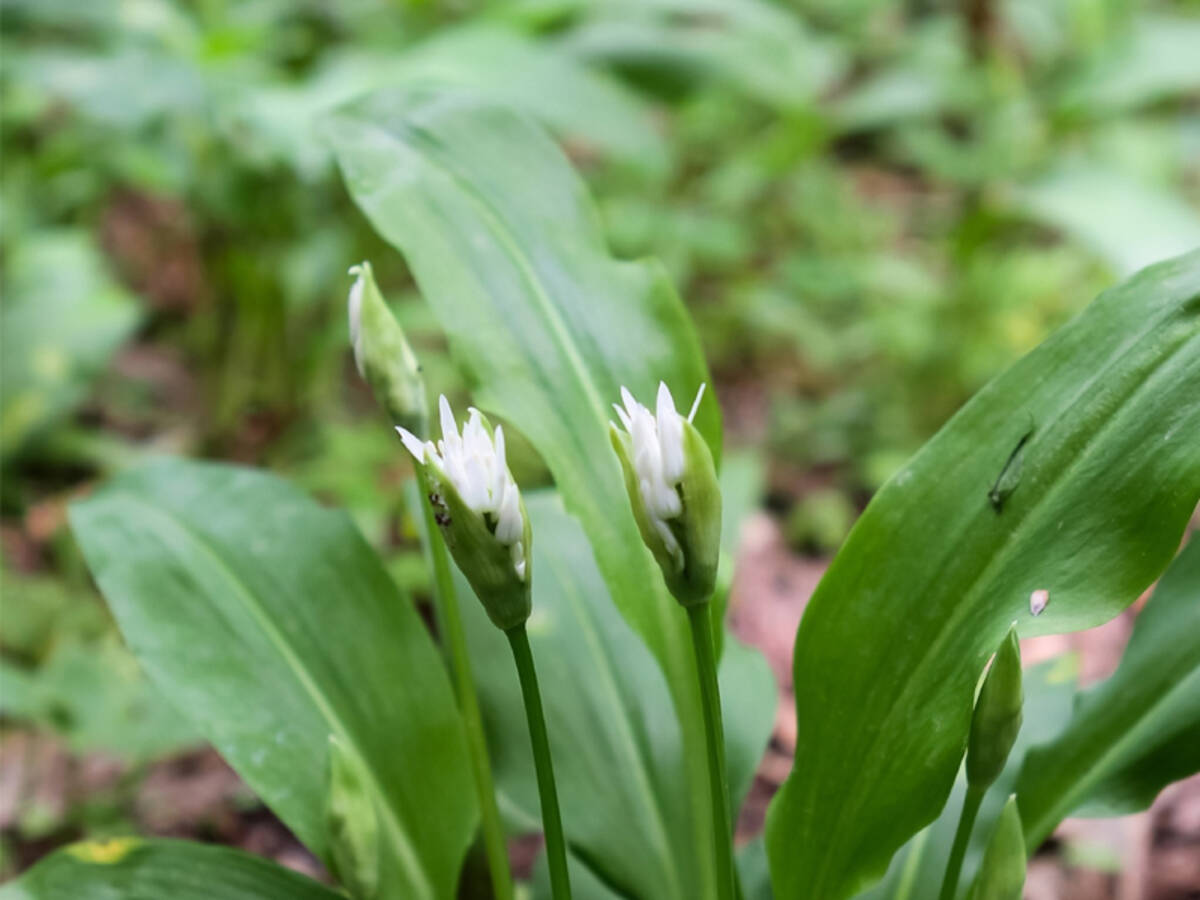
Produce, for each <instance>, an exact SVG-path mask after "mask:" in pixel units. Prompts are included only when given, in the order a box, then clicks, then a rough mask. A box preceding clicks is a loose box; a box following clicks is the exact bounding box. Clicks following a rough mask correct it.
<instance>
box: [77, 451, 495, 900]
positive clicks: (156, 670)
mask: <svg viewBox="0 0 1200 900" xmlns="http://www.w3.org/2000/svg"><path fill="white" fill-rule="evenodd" d="M71 521H72V525H73V527H74V530H75V534H76V537H77V538H78V540H79V542H80V544H81V546H82V547H83V551H84V555H85V557H86V558H87V561H88V564H89V566H90V568H91V570H92V573H93V575H94V576H95V578H96V581H97V582H98V583H99V585H100V588H101V590H102V591H103V593H104V595H105V598H106V599H107V600H108V602H109V605H110V606H111V607H112V610H113V612H114V614H115V615H116V618H117V621H118V623H119V624H120V626H121V631H122V633H123V634H124V635H125V638H126V641H127V642H128V643H129V645H130V647H131V648H132V650H133V651H134V654H135V655H136V656H137V657H138V659H139V660H140V662H141V664H142V666H143V667H144V668H145V669H146V671H147V673H148V674H149V675H150V677H151V678H152V679H153V680H154V681H155V682H156V683H157V685H158V686H159V688H160V689H161V690H162V692H163V693H164V694H165V695H166V696H167V697H168V698H169V699H170V700H172V701H173V702H174V703H175V705H176V706H177V707H178V708H179V709H180V710H181V711H183V712H184V714H185V715H187V716H188V717H189V718H190V719H191V720H192V721H193V722H194V723H195V724H196V726H197V728H198V729H199V730H200V731H201V732H202V733H203V734H204V736H205V737H207V738H208V739H209V740H210V741H211V742H212V743H213V745H214V746H216V748H217V749H218V750H219V751H220V752H221V754H222V755H223V756H224V757H225V759H226V760H228V761H229V763H230V764H231V765H232V766H233V767H234V768H236V769H237V770H238V773H239V774H240V775H241V776H242V777H243V778H244V779H245V780H246V782H247V783H248V784H249V785H250V786H251V787H252V788H253V789H254V790H255V792H257V793H258V795H259V796H260V797H262V799H263V800H264V801H265V802H266V803H267V804H268V805H270V806H271V808H272V809H273V810H275V812H276V813H277V814H278V815H279V816H280V818H282V819H283V820H284V822H285V823H286V824H287V825H288V826H289V827H290V828H291V829H292V830H293V831H294V832H295V833H296V835H297V837H299V838H300V839H301V840H302V841H303V842H304V843H305V844H307V845H308V847H309V848H310V849H312V850H313V851H314V852H315V853H316V854H317V855H318V856H320V857H322V858H323V859H326V860H330V858H331V853H330V846H329V835H328V831H327V827H326V823H325V808H326V800H327V791H328V774H327V773H328V771H329V765H328V752H329V749H328V746H329V737H330V735H335V736H336V737H337V739H338V741H339V742H341V743H342V744H343V745H344V747H345V748H346V749H347V750H348V751H353V752H354V753H355V754H357V756H358V757H359V758H360V759H361V760H362V762H363V765H364V771H365V773H366V774H365V775H364V777H365V778H366V779H367V780H368V781H369V786H370V788H371V790H372V793H373V795H374V796H375V797H376V802H377V807H378V813H379V817H380V825H379V831H380V836H379V842H380V854H381V861H380V867H381V869H380V883H381V884H384V885H387V886H388V892H386V893H383V894H381V896H400V897H431V898H432V897H436V898H444V897H452V896H453V895H454V887H455V885H456V883H457V880H458V872H459V866H460V864H461V861H462V856H463V853H464V852H465V850H466V847H467V844H468V843H469V841H470V838H471V835H472V833H473V831H474V825H475V819H476V810H475V808H474V800H473V797H474V795H473V793H472V792H471V791H470V790H469V784H470V777H471V775H470V771H469V769H468V767H467V756H466V744H465V739H464V735H463V730H462V724H461V720H460V719H459V716H458V712H457V708H456V705H455V700H454V696H453V694H452V692H451V688H450V683H449V680H448V678H447V675H446V673H445V670H444V668H443V666H442V663H441V660H440V658H439V656H438V654H437V651H436V649H435V648H434V645H433V642H432V641H431V640H430V638H429V635H428V633H427V632H426V630H425V626H424V624H423V623H422V621H421V619H420V617H419V615H418V614H417V612H416V610H415V609H414V608H413V607H412V605H411V603H409V602H408V600H407V599H406V598H404V597H403V596H401V595H400V593H399V592H398V591H397V590H396V588H395V585H394V584H393V583H392V581H391V580H390V578H389V576H388V575H387V573H386V571H385V570H384V569H383V566H382V565H381V564H380V562H379V560H378V558H377V557H376V556H375V554H374V552H373V551H372V550H371V549H370V548H369V547H368V546H367V544H366V542H365V541H364V540H363V539H362V537H361V536H360V535H359V533H358V531H357V530H356V529H355V528H354V526H353V525H352V524H351V523H350V521H349V519H347V518H346V516H345V515H343V514H342V513H340V512H334V511H330V510H325V509H322V508H321V507H319V506H317V504H316V503H314V502H313V501H312V500H310V499H309V498H308V497H307V496H305V495H304V494H302V493H300V492H299V491H297V490H295V489H294V488H292V487H290V486H289V485H287V484H286V483H285V482H283V481H281V480H279V479H277V478H274V477H272V476H268V475H264V474H262V473H260V472H256V471H254V470H251V469H243V468H236V467H231V466H221V465H210V464H203V463H193V462H183V461H174V460H163V461H160V462H156V463H154V464H152V465H150V466H147V467H145V468H143V469H139V470H133V471H130V472H128V473H126V474H125V475H122V476H121V477H119V478H117V479H116V480H114V481H113V482H112V483H111V484H109V485H108V486H107V487H105V488H104V489H102V490H101V491H99V492H98V493H97V494H96V495H95V496H93V497H92V498H90V499H88V500H85V501H83V502H81V503H78V504H76V505H75V506H74V507H72V510H71ZM414 773H420V774H419V777H414Z"/></svg>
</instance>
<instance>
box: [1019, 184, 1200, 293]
mask: <svg viewBox="0 0 1200 900" xmlns="http://www.w3.org/2000/svg"><path fill="white" fill-rule="evenodd" d="M1014 199H1015V202H1016V204H1017V206H1018V208H1019V209H1020V210H1021V211H1022V212H1024V213H1025V214H1026V215H1028V216H1030V217H1031V218H1034V219H1036V220H1038V221H1040V222H1043V223H1045V224H1046V225H1049V226H1051V227H1053V228H1057V229H1059V230H1061V231H1062V232H1063V233H1064V234H1066V235H1067V237H1069V238H1071V239H1073V240H1075V241H1077V242H1079V243H1080V244H1082V245H1083V246H1084V247H1087V248H1088V249H1089V250H1091V251H1092V252H1093V253H1095V254H1097V255H1098V256H1099V257H1100V258H1101V259H1103V260H1104V261H1105V262H1107V263H1108V264H1109V265H1110V266H1112V268H1113V269H1114V270H1116V272H1117V273H1118V274H1119V275H1122V276H1125V275H1129V274H1131V273H1133V272H1136V271H1137V270H1138V269H1141V268H1142V267H1144V266H1148V265H1150V264H1151V263H1156V262H1159V261H1160V260H1164V259H1167V258H1168V257H1171V256H1175V255H1176V254H1179V253H1185V252H1187V251H1189V250H1193V249H1195V248H1196V247H1200V214H1197V213H1196V211H1195V210H1194V209H1192V208H1191V207H1190V206H1188V205H1187V203H1185V202H1184V201H1183V200H1181V199H1180V198H1179V197H1177V196H1175V195H1174V194H1172V193H1170V192H1167V191H1165V190H1163V189H1161V188H1159V187H1156V186H1154V185H1151V184H1145V183H1143V182H1140V181H1138V180H1136V179H1134V178H1131V177H1130V176H1129V175H1127V174H1125V173H1123V172H1120V171H1115V170H1113V169H1109V168H1105V167H1103V166H1100V165H1098V164H1091V163H1083V162H1080V163H1076V164H1070V165H1063V166H1061V167H1060V168H1058V169H1056V170H1055V171H1053V172H1051V173H1050V174H1048V175H1046V176H1044V177H1042V178H1040V179H1038V180H1037V181H1035V182H1033V183H1031V184H1029V185H1026V186H1024V187H1022V188H1020V189H1018V190H1017V192H1016V194H1015V197H1014Z"/></svg>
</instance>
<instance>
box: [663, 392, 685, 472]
mask: <svg viewBox="0 0 1200 900" xmlns="http://www.w3.org/2000/svg"><path fill="white" fill-rule="evenodd" d="M658 441H659V446H660V448H661V451H660V452H661V453H662V461H663V477H665V478H666V480H667V481H668V482H670V483H671V484H676V483H677V482H679V481H680V480H682V478H683V465H684V462H683V419H682V418H681V417H680V415H679V413H677V412H676V411H675V400H674V399H673V398H672V397H671V391H670V389H669V388H668V387H667V385H666V383H660V384H659V386H658Z"/></svg>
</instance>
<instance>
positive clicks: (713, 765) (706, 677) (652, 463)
mask: <svg viewBox="0 0 1200 900" xmlns="http://www.w3.org/2000/svg"><path fill="white" fill-rule="evenodd" d="M703 394H704V386H703V385H701V386H700V390H699V392H698V393H697V394H696V399H695V401H694V402H693V403H692V409H691V412H690V413H689V414H688V416H687V418H684V417H683V416H682V415H680V414H679V412H678V411H677V410H676V409H675V400H674V398H673V397H672V396H671V391H670V389H669V388H668V387H667V386H666V384H665V383H660V384H659V386H658V396H657V397H656V401H655V411H654V412H653V413H652V412H651V411H650V410H649V409H648V408H647V407H645V406H643V405H642V404H641V403H639V402H638V401H637V400H636V399H635V398H634V396H633V395H632V394H631V393H630V392H629V391H628V390H626V389H625V388H621V400H622V402H623V404H624V405H623V406H616V405H614V407H613V408H614V409H615V410H616V411H617V417H618V418H619V419H620V420H621V425H623V426H624V429H622V428H620V427H618V426H617V424H616V423H612V424H611V427H610V429H609V436H610V438H611V440H612V445H613V449H615V450H616V452H617V457H618V458H619V459H620V461H621V469H622V471H623V472H624V474H625V488H626V491H627V493H628V494H629V501H630V504H631V505H632V507H633V514H634V519H635V520H636V521H637V524H638V530H639V531H640V532H641V534H642V540H643V541H644V542H645V543H646V546H647V547H648V548H649V549H650V552H651V554H652V555H653V556H654V559H655V561H656V562H657V563H658V566H659V568H660V569H661V570H662V573H663V579H664V580H665V582H666V585H667V588H668V589H669V590H670V591H671V594H672V595H673V596H674V597H675V599H676V600H677V601H678V602H679V604H680V605H681V606H683V607H684V608H685V609H686V610H687V615H688V625H689V628H690V630H691V635H692V651H693V653H694V654H695V658H696V676H697V678H698V680H699V688H700V699H701V709H702V714H703V717H704V738H705V745H706V751H707V754H706V755H707V762H708V782H709V796H710V800H711V806H712V820H713V859H714V865H715V866H716V873H717V896H718V898H719V900H733V898H734V897H735V896H736V895H737V885H736V880H735V878H736V876H735V874H734V864H733V826H732V817H731V815H730V808H729V807H730V802H729V785H728V782H727V776H726V769H725V732H724V728H723V726H722V722H721V693H720V688H719V686H718V682H717V660H716V653H715V651H714V647H713V635H712V613H711V604H710V600H711V598H712V593H713V587H714V585H715V583H716V577H717V562H718V558H719V554H720V539H721V492H720V488H719V486H718V483H717V473H716V467H715V466H714V464H713V458H712V453H711V451H710V450H709V449H708V445H707V444H706V443H705V441H704V438H703V437H702V436H701V435H700V432H699V431H697V430H696V427H695V426H694V425H693V424H692V419H693V418H695V415H696V411H697V409H699V407H700V400H701V397H702V396H703Z"/></svg>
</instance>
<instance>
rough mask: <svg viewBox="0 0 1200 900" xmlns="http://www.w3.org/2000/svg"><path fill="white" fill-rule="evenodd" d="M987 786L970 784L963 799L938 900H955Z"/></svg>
mask: <svg viewBox="0 0 1200 900" xmlns="http://www.w3.org/2000/svg"><path fill="white" fill-rule="evenodd" d="M985 793H987V788H986V787H984V786H981V785H975V784H972V785H968V786H967V796H966V798H965V799H964V800H963V808H962V815H961V816H959V819H958V831H956V832H954V846H953V847H952V848H951V849H950V859H949V860H947V862H946V875H945V877H944V878H943V879H942V892H941V893H940V894H939V895H938V900H954V895H955V893H956V892H957V891H958V876H959V873H960V872H961V871H962V864H963V857H965V856H966V855H967V844H968V843H970V841H971V831H972V830H973V829H974V828H975V817H976V816H977V815H979V804H981V803H982V802H983V795H984V794H985Z"/></svg>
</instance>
